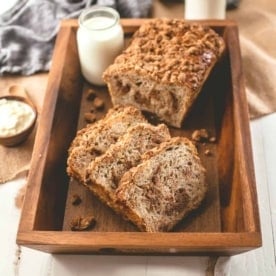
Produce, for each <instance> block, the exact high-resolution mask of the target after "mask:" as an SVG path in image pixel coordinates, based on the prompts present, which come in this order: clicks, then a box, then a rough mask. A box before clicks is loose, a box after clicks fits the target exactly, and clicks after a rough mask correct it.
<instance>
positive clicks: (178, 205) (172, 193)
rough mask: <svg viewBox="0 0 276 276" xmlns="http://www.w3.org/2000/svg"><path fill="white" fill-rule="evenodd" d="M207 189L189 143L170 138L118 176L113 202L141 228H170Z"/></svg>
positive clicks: (166, 229) (198, 200)
mask: <svg viewBox="0 0 276 276" xmlns="http://www.w3.org/2000/svg"><path fill="white" fill-rule="evenodd" d="M206 190H207V186H206V182H205V169H204V167H203V166H202V164H201V161H200V159H199V157H198V154H197V150H196V148H195V146H194V145H193V143H192V142H191V141H190V140H188V139H186V138H184V137H174V138H172V139H171V140H170V141H167V142H164V143H162V144H161V145H160V146H159V147H157V148H154V149H152V150H150V151H148V152H146V153H145V154H144V155H143V156H142V161H141V163H140V164H139V165H138V166H136V167H134V168H132V169H130V170H129V171H128V172H126V173H125V174H124V176H123V177H122V179H121V181H120V183H119V187H118V189H117V191H116V194H115V196H116V198H117V200H116V204H117V205H118V206H120V212H121V213H122V214H123V216H124V217H125V218H126V219H128V220H130V221H132V222H133V223H134V224H136V225H137V226H138V228H139V229H140V230H142V231H147V232H160V231H169V230H171V229H172V228H173V227H174V226H175V225H176V223H178V222H179V221H180V220H181V219H182V218H184V217H185V216H186V215H187V214H188V213H189V212H190V211H192V210H194V209H196V208H197V207H198V206H199V205H200V203H201V201H202V200H203V198H204V196H205V193H206Z"/></svg>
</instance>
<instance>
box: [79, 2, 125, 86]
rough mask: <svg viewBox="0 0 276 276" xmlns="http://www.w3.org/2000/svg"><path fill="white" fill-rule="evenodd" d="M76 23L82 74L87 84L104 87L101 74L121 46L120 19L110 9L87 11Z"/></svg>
mask: <svg viewBox="0 0 276 276" xmlns="http://www.w3.org/2000/svg"><path fill="white" fill-rule="evenodd" d="M89 12H90V14H89ZM109 13H111V15H110V14H109ZM82 16H83V17H82ZM79 23H80V27H79V29H78V32H77V43H78V52H79V58H80V64H81V70H82V74H83V76H84V77H85V79H86V80H87V81H89V82H91V83H93V84H96V85H103V84H104V81H103V80H102V73H103V71H104V70H105V69H106V68H107V67H108V65H110V64H111V63H112V62H113V61H114V59H115V57H116V56H117V55H118V54H120V52H121V51H122V49H123V45H124V34H123V30H122V27H121V25H120V21H119V15H118V13H117V12H116V11H115V10H113V9H111V8H104V7H103V8H97V9H90V10H88V11H86V14H85V15H81V16H80V20H79Z"/></svg>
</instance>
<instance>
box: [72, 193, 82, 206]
mask: <svg viewBox="0 0 276 276" xmlns="http://www.w3.org/2000/svg"><path fill="white" fill-rule="evenodd" d="M81 201H82V200H81V198H80V196H79V195H77V194H74V195H73V196H72V201H71V203H72V205H74V206H77V205H80V203H81Z"/></svg>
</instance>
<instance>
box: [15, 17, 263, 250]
mask: <svg viewBox="0 0 276 276" xmlns="http://www.w3.org/2000/svg"><path fill="white" fill-rule="evenodd" d="M145 20H147V19H124V20H122V25H123V27H124V31H125V37H126V43H127V41H128V38H129V37H130V36H131V34H132V33H133V32H134V31H135V30H137V28H138V27H139V26H140V24H141V23H142V22H143V21H145ZM201 23H202V24H206V25H209V26H210V27H212V28H213V29H215V30H216V31H217V32H218V33H219V34H221V35H222V36H223V37H224V39H225V42H226V45H227V51H226V54H225V56H224V57H223V58H222V60H221V62H220V63H219V64H218V65H217V66H216V68H215V69H214V70H213V72H212V74H211V75H210V77H209V78H208V81H207V82H206V84H205V85H204V88H203V91H202V93H201V95H200V97H199V99H198V100H197V102H196V104H195V106H194V107H193V110H192V112H191V113H190V115H189V117H188V118H187V120H186V121H185V123H184V125H183V128H182V129H180V130H177V129H171V133H172V135H185V136H188V137H191V133H192V132H193V131H194V130H195V129H199V128H205V129H207V130H208V131H209V132H210V133H211V135H213V136H215V137H216V142H215V143H206V144H200V145H199V148H198V149H199V154H200V156H201V158H202V160H203V163H204V166H205V167H206V168H207V182H208V185H209V191H208V194H207V197H206V199H205V201H204V202H203V204H202V206H201V207H200V208H199V209H198V210H197V211H195V212H193V213H192V214H190V216H189V217H187V218H186V219H184V220H183V221H182V222H180V223H179V224H178V225H177V226H176V227H175V229H174V231H173V232H169V233H142V232H139V231H138V230H137V228H136V227H135V226H134V225H132V224H131V223H129V222H125V221H124V220H122V218H121V217H119V216H118V215H116V214H115V213H114V212H113V211H112V210H111V209H109V208H108V207H106V206H105V205H104V204H102V203H101V202H99V201H98V200H97V198H95V197H94V196H93V195H92V194H91V193H90V192H89V191H87V190H86V189H85V188H84V187H83V186H81V185H80V184H78V183H77V182H76V181H74V180H70V179H69V178H68V176H67V174H66V159H67V150H68V147H69V145H70V143H71V141H72V139H73V138H74V137H75V135H76V131H77V129H79V128H82V127H83V126H84V125H85V121H84V116H83V115H84V113H85V112H86V111H88V110H89V109H90V107H91V102H89V101H88V100H87V97H86V96H87V91H88V89H89V88H93V89H94V90H95V91H96V93H97V95H98V97H100V98H102V99H103V100H104V102H105V109H104V110H103V111H102V112H98V113H97V116H98V117H99V118H100V117H101V116H103V115H104V113H105V112H106V111H107V109H108V108H109V107H110V106H111V103H110V98H109V95H108V91H107V89H106V88H99V87H96V86H95V87H94V86H92V85H90V84H88V83H87V82H85V81H84V79H83V78H82V76H81V72H80V65H79V60H78V54H77V46H76V31H77V21H76V20H66V21H64V22H62V25H61V29H60V32H59V34H58V37H57V41H56V46H55V51H54V56H53V65H52V69H51V72H50V75H49V83H48V88H47V92H46V96H45V104H44V108H43V112H42V114H41V118H40V123H39V128H38V132H37V136H36V142H35V147H34V152H33V158H32V164H31V169H30V173H29V178H28V189H27V192H26V199H25V203H24V208H23V210H22V216H21V221H20V226H19V230H18V235H17V243H18V244H20V245H24V246H28V247H31V248H34V249H39V250H42V251H46V252H54V253H60V252H63V253H85V252H86V253H87V252H89V253H95V254H168V255H173V254H178V255H180V254H183V255H184V254H186V255H187V254H188V255H195V254H226V255H228V254H236V253H241V252H244V251H247V250H250V249H254V248H257V247H259V246H261V233H260V224H259V216H258V207H257V197H256V186H255V177H254V166H253V161H252V152H251V141H250V130H249V119H248V111H247V102H246V97H245V92H244V85H243V75H242V69H241V56H240V48H239V40H238V29H237V26H236V25H235V23H234V22H231V21H201ZM206 150H209V151H210V152H211V155H208V156H207V155H206V154H205V151H206ZM74 194H78V195H79V196H80V197H81V199H82V202H81V204H80V205H78V206H74V205H72V197H73V195H74ZM90 214H93V215H94V216H95V217H96V220H97V224H96V226H95V228H93V229H92V230H90V231H85V232H84V231H83V232H73V231H71V230H70V222H71V220H72V219H74V218H75V217H77V216H86V215H90Z"/></svg>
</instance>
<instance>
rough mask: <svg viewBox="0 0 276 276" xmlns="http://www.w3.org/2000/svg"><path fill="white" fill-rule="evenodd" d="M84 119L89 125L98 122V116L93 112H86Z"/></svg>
mask: <svg viewBox="0 0 276 276" xmlns="http://www.w3.org/2000/svg"><path fill="white" fill-rule="evenodd" d="M84 119H85V121H86V122H87V123H94V122H95V121H96V120H97V118H96V115H95V114H94V113H91V112H86V113H85V114H84Z"/></svg>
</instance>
